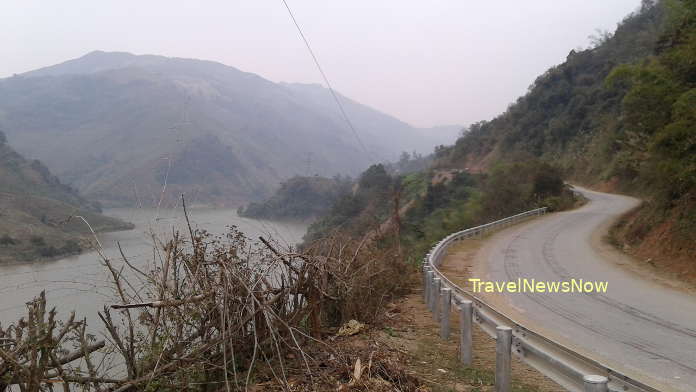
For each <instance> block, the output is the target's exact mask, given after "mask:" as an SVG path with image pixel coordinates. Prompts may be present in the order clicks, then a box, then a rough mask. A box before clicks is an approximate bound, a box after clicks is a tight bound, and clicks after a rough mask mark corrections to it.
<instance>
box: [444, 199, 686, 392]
mask: <svg viewBox="0 0 696 392" xmlns="http://www.w3.org/2000/svg"><path fill="white" fill-rule="evenodd" d="M576 190H578V191H580V192H581V193H583V194H584V196H585V197H587V199H589V203H587V204H586V205H585V206H583V207H582V208H579V209H576V210H572V211H567V212H561V213H555V214H550V215H547V216H544V217H542V218H539V219H535V220H532V221H530V222H528V223H525V224H522V225H518V226H513V227H511V228H508V229H505V230H503V231H501V232H499V233H496V234H495V235H493V236H492V237H491V239H490V240H489V241H486V243H485V245H484V246H483V247H482V248H481V250H480V251H479V252H478V254H477V257H476V266H475V267H474V269H473V271H472V272H473V276H474V277H480V278H481V279H485V280H493V281H517V279H518V278H529V279H532V278H534V279H536V280H537V281H539V280H543V281H565V280H570V279H573V278H575V279H585V280H597V281H607V282H608V289H607V291H606V293H592V294H587V293H504V294H481V295H482V296H483V297H484V298H486V300H490V301H491V302H493V303H495V304H496V305H497V306H498V307H500V308H502V309H501V310H504V311H505V312H506V313H507V314H508V315H509V316H511V317H512V318H514V319H516V320H517V321H518V322H519V323H520V324H523V325H525V326H528V327H529V328H530V329H533V330H535V331H537V332H540V333H542V334H544V335H546V336H548V337H551V338H554V339H555V340H557V341H558V342H559V343H562V344H564V345H566V346H568V347H571V348H573V349H575V350H577V351H579V352H581V353H583V354H584V355H586V356H588V357H590V358H593V359H595V360H597V361H599V362H602V363H604V364H606V365H608V366H611V367H613V368H615V369H616V370H619V371H621V372H622V373H625V374H627V375H630V376H631V377H633V378H635V379H638V380H641V381H643V382H644V383H646V384H648V385H651V386H653V387H655V388H657V389H659V390H664V391H696V297H695V296H693V295H691V294H688V293H686V292H684V291H680V290H678V289H675V288H671V287H668V286H666V285H664V284H661V283H659V282H657V281H656V280H652V279H650V278H649V277H646V276H645V275H639V274H637V273H635V272H632V271H631V270H630V269H627V268H625V267H622V266H621V264H625V263H630V262H631V261H629V260H627V259H626V258H627V256H625V255H623V254H622V253H620V252H618V251H616V250H614V249H613V248H612V247H611V246H609V245H607V244H604V243H603V242H602V241H601V238H602V236H603V235H604V234H605V233H606V230H607V228H608V227H609V225H610V224H611V222H612V221H613V220H614V219H616V218H617V217H618V216H619V215H621V214H622V213H624V212H626V211H628V210H630V209H631V208H633V207H635V206H636V205H637V204H638V200H636V199H633V198H630V197H626V196H620V195H613V194H607V193H600V192H594V191H590V190H587V189H583V188H579V187H576ZM450 262H451V263H456V260H450Z"/></svg>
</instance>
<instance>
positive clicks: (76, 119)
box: [0, 52, 441, 204]
mask: <svg viewBox="0 0 696 392" xmlns="http://www.w3.org/2000/svg"><path fill="white" fill-rule="evenodd" d="M322 95H323V97H322ZM339 97H340V98H339V99H341V102H342V103H343V105H344V107H345V109H346V112H347V113H348V115H349V116H350V117H351V119H352V120H353V122H354V125H355V127H356V128H357V129H358V132H359V136H360V138H361V140H362V142H363V143H364V144H365V145H366V146H367V148H368V150H369V152H367V153H366V152H365V151H363V149H362V148H361V146H360V144H359V143H358V142H357V140H356V137H355V135H354V134H353V133H352V132H351V131H350V130H349V128H348V127H347V126H346V124H345V123H344V121H343V119H342V118H341V117H340V114H339V112H338V109H337V107H336V106H335V103H334V102H333V98H332V97H331V95H330V94H329V92H328V90H326V89H324V88H322V87H320V86H318V85H301V84H276V83H273V82H270V81H268V80H265V79H263V78H261V77H260V76H258V75H255V74H251V73H246V72H242V71H239V70H237V69H235V68H233V67H229V66H226V65H223V64H220V63H215V62H210V61H200V60H191V59H179V58H166V57H162V56H152V55H146V56H135V55H131V54H128V53H106V52H92V53H90V54H88V55H86V56H84V57H81V58H79V59H75V60H71V61H68V62H65V63H62V64H58V65H55V66H51V67H46V68H42V69H39V70H36V71H31V72H28V73H25V74H22V75H19V76H15V77H12V78H7V79H3V80H0V127H1V128H2V129H4V130H5V131H6V133H7V135H8V138H9V139H10V140H11V141H12V143H13V145H15V146H16V148H17V149H18V150H19V151H20V152H22V153H24V154H25V155H27V156H31V157H38V158H39V159H41V160H42V161H44V162H46V163H47V165H48V166H49V167H51V168H52V170H54V172H55V173H56V174H57V175H58V176H59V177H60V178H61V179H63V180H64V181H66V182H68V183H70V184H73V185H74V186H75V187H77V188H78V189H79V190H80V191H81V192H82V193H84V194H85V195H86V196H89V197H92V198H98V199H101V200H109V201H117V202H120V203H132V202H133V201H134V200H135V199H137V198H141V199H143V200H145V201H146V202H148V201H150V200H151V199H153V198H155V199H157V197H155V196H153V195H158V194H159V193H160V191H161V187H162V186H163V184H164V179H165V178H166V175H161V173H162V172H164V173H165V174H166V172H169V174H170V175H171V179H172V181H171V182H169V184H168V187H169V186H171V188H169V189H170V190H171V191H172V192H169V193H171V194H173V195H175V194H176V193H174V192H183V193H187V194H188V195H189V196H190V197H195V198H196V199H197V201H201V202H221V203H231V204H239V203H241V202H243V201H248V200H258V199H260V198H262V197H264V196H266V195H268V194H269V192H270V191H272V190H273V189H275V187H276V186H277V185H278V184H279V182H280V181H282V180H283V179H286V178H289V177H291V176H293V175H298V174H306V173H307V171H308V170H309V171H311V172H312V173H318V174H321V175H325V176H332V175H335V174H338V173H347V174H355V173H358V172H359V171H360V170H362V169H364V168H365V167H367V166H368V164H369V163H371V161H372V160H374V159H377V160H393V159H396V158H397V157H398V154H399V153H400V152H401V151H403V150H409V151H410V150H413V149H419V150H420V151H423V150H431V149H432V147H433V146H435V145H436V144H439V141H440V140H441V136H439V135H438V136H437V137H434V138H433V139H432V141H428V140H429V139H430V137H428V136H424V132H422V131H421V130H417V129H416V128H413V127H411V126H409V125H408V124H405V123H403V122H401V121H399V120H396V119H394V118H393V117H390V116H388V115H385V114H383V113H380V112H377V111H375V110H373V109H370V108H368V107H366V106H364V105H360V104H358V103H356V102H354V101H351V100H349V99H347V98H345V97H343V96H339ZM438 137H439V138H440V139H438ZM205 140H208V141H210V140H215V142H213V143H212V144H215V145H217V144H219V145H221V146H224V148H225V149H226V151H228V153H225V154H220V153H216V156H217V157H218V161H219V162H217V163H219V165H218V166H220V168H225V170H218V169H219V168H218V169H215V168H211V169H213V172H215V173H216V174H214V175H213V174H211V175H208V176H204V177H200V176H193V177H192V176H191V175H190V173H193V172H195V173H202V172H204V171H205V170H207V169H208V167H207V166H205V164H206V162H207V163H212V162H210V161H209V160H208V161H206V160H205V159H195V158H193V157H192V153H193V151H198V156H199V158H203V155H204V153H203V152H202V151H201V150H200V143H201V141H205ZM47 141H49V142H48V143H47ZM212 144H211V145H212ZM196 146H198V147H196ZM217 163H216V165H217ZM199 164H201V165H204V166H201V167H196V165H199ZM178 171H183V173H177V172H178ZM186 173H189V174H186ZM186 176H188V177H189V178H188V180H186V181H185V183H181V182H177V181H178V180H177V179H181V178H182V177H186ZM197 178H198V179H200V181H197V182H196V181H192V180H195V179H197ZM203 180H205V181H203ZM193 195H195V196H193ZM141 201H142V200H141Z"/></svg>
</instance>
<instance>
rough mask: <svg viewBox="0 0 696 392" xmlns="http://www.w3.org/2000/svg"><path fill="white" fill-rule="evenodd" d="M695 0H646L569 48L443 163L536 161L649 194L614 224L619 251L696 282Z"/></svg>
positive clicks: (586, 180) (599, 183) (481, 167)
mask: <svg viewBox="0 0 696 392" xmlns="http://www.w3.org/2000/svg"><path fill="white" fill-rule="evenodd" d="M695 58H696V1H694V0H680V1H668V2H667V1H663V2H653V1H647V0H646V1H644V2H643V3H642V7H641V9H640V10H639V11H637V12H635V13H634V14H632V15H630V16H629V17H627V18H626V19H625V20H624V21H623V22H622V23H621V24H620V25H619V26H618V28H617V30H616V32H615V33H614V34H613V35H608V36H606V37H604V39H603V40H602V41H601V42H599V43H598V44H597V45H596V46H595V47H593V48H590V49H587V50H583V51H578V52H576V51H571V52H570V54H569V55H568V57H567V59H566V61H565V62H564V63H562V64H560V65H558V66H555V67H553V68H551V69H549V70H548V71H547V72H546V73H544V74H543V75H541V76H539V77H538V78H537V79H536V81H535V82H534V84H533V85H532V86H531V87H530V89H529V92H528V93H527V94H526V95H525V96H523V97H521V98H519V99H518V100H517V102H515V103H514V104H512V105H510V107H509V108H508V110H507V111H506V112H505V113H503V114H501V115H500V116H498V117H496V118H495V119H493V120H491V121H484V122H480V123H477V124H474V125H473V126H471V127H470V128H469V129H468V132H467V133H466V134H465V135H464V136H463V137H462V138H460V139H459V140H458V141H457V143H456V144H455V145H454V146H453V147H450V148H448V149H447V151H444V150H443V151H440V152H439V156H440V157H441V159H440V161H439V162H438V165H439V166H441V167H455V168H461V169H468V170H469V171H484V172H486V171H490V170H491V169H492V168H495V167H496V166H497V165H499V164H500V163H501V162H511V161H512V162H514V161H518V162H519V161H525V160H529V159H541V160H543V161H546V162H549V163H552V164H553V165H554V166H556V167H558V168H560V169H561V170H562V172H563V174H564V177H565V178H567V179H568V180H569V181H575V182H578V183H581V184H587V185H591V186H594V187H596V188H600V189H604V190H609V191H615V192H625V193H629V194H633V195H636V196H639V197H641V198H642V199H644V200H645V202H644V203H643V204H642V206H641V207H639V208H638V209H637V210H635V211H633V212H632V213H630V214H629V215H627V216H625V217H624V218H623V219H622V220H621V221H620V222H619V223H618V225H617V226H615V227H614V229H613V230H612V238H613V241H614V242H615V243H616V244H618V245H620V247H621V248H622V249H625V250H627V251H628V252H630V253H632V254H634V255H635V256H637V257H638V258H639V259H640V260H644V261H645V260H647V261H646V263H649V264H651V265H655V266H657V267H658V268H660V269H662V270H665V271H670V272H673V273H675V274H678V276H680V277H688V279H690V280H692V281H696V246H694V244H696V225H695V224H694V222H696V62H694V59H695Z"/></svg>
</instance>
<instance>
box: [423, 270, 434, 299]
mask: <svg viewBox="0 0 696 392" xmlns="http://www.w3.org/2000/svg"><path fill="white" fill-rule="evenodd" d="M428 272H430V267H429V266H427V265H426V266H425V267H423V302H425V303H426V304H427V303H428V299H429V297H430V292H429V291H430V276H428ZM431 275H432V273H431Z"/></svg>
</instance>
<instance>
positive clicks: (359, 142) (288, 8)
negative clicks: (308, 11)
mask: <svg viewBox="0 0 696 392" xmlns="http://www.w3.org/2000/svg"><path fill="white" fill-rule="evenodd" d="M282 2H283V4H285V8H286V9H287V10H288V14H290V19H292V23H294V24H295V27H296V28H297V32H298V33H299V34H300V37H301V38H302V41H304V44H305V46H306V47H307V50H308V51H309V54H310V55H311V56H312V59H313V60H314V64H315V65H316V66H317V69H318V70H319V73H320V74H321V77H322V78H323V79H324V83H326V87H328V89H329V91H330V92H331V95H332V96H333V98H334V101H336V105H338V109H339V110H340V111H341V115H342V116H343V119H344V120H345V121H346V123H347V124H348V128H350V130H351V131H352V132H353V135H354V136H355V140H357V141H358V144H359V145H360V147H362V149H363V151H365V154H367V156H368V157H370V159H373V160H374V157H373V156H372V154H371V153H370V152H369V151H368V150H367V148H366V147H365V144H364V143H363V142H362V139H360V135H358V132H357V131H356V130H355V127H354V126H353V123H352V122H351V121H350V118H348V115H347V114H346V111H345V110H344V109H343V105H342V104H341V101H340V100H339V99H338V95H337V94H336V92H335V91H334V89H333V87H332V86H331V83H330V82H329V78H328V77H326V73H324V70H323V69H322V68H321V64H319V60H318V59H317V56H316V55H315V54H314V51H313V50H312V47H311V46H310V45H309V41H308V40H307V37H305V35H304V33H303V32H302V28H300V24H299V23H297V19H295V15H294V14H293V13H292V10H291V9H290V6H289V5H288V2H287V1H286V0H282Z"/></svg>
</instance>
